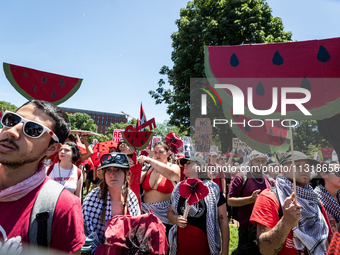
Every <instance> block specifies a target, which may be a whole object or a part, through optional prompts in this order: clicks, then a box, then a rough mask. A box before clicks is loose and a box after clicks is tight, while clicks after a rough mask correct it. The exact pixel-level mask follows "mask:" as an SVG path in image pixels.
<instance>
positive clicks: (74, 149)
mask: <svg viewBox="0 0 340 255" xmlns="http://www.w3.org/2000/svg"><path fill="white" fill-rule="evenodd" d="M64 144H65V145H68V146H70V147H71V150H72V154H73V155H72V163H76V162H77V161H78V159H79V157H80V150H79V148H78V146H77V144H76V143H74V142H65V143H64Z"/></svg>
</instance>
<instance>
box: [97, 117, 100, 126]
mask: <svg viewBox="0 0 340 255" xmlns="http://www.w3.org/2000/svg"><path fill="white" fill-rule="evenodd" d="M99 121H100V117H98V118H97V125H99Z"/></svg>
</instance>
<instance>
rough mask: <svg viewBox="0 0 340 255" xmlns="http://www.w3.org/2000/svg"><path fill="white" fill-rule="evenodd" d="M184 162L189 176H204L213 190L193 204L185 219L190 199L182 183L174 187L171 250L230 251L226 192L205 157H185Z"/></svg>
mask: <svg viewBox="0 0 340 255" xmlns="http://www.w3.org/2000/svg"><path fill="white" fill-rule="evenodd" d="M180 164H181V165H183V166H184V167H185V168H184V174H185V175H186V177H191V178H198V179H200V180H202V181H203V184H204V185H205V186H206V187H208V189H209V193H208V195H207V196H206V197H205V198H204V199H201V200H200V201H199V202H198V203H196V204H193V205H192V206H191V208H190V211H189V214H188V217H187V219H185V218H184V217H183V216H182V215H183V214H184V210H185V207H186V206H185V205H186V203H187V202H186V200H187V199H186V198H184V197H181V196H180V193H179V185H180V183H179V184H177V185H176V187H175V188H174V191H173V193H172V195H171V205H170V207H169V211H168V218H169V219H170V220H171V222H173V223H174V224H175V225H174V226H173V227H172V228H171V230H170V233H169V244H170V254H171V255H175V254H177V255H186V254H195V255H206V254H225V255H226V254H228V252H229V224H228V223H229V221H228V217H227V213H226V201H225V198H224V196H223V194H222V193H221V191H220V189H219V187H218V185H217V184H216V183H214V182H213V181H211V178H210V175H209V172H208V171H207V167H206V164H205V162H204V160H203V159H202V158H201V157H192V158H182V159H180ZM221 237H222V246H221ZM221 247H222V252H221ZM220 252H221V253H220Z"/></svg>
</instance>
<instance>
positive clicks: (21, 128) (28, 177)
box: [0, 100, 85, 254]
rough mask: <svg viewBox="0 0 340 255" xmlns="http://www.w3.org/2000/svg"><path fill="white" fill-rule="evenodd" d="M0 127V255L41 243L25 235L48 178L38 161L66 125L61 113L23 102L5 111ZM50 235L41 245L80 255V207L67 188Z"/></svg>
mask: <svg viewBox="0 0 340 255" xmlns="http://www.w3.org/2000/svg"><path fill="white" fill-rule="evenodd" d="M1 124H2V125H3V129H2V132H1V133H0V212H1V217H0V243H2V246H1V245H0V254H7V252H12V253H15V254H20V253H21V252H22V253H23V254H28V253H29V251H27V250H26V249H30V247H28V246H27V245H25V243H28V242H30V243H34V242H38V243H41V242H40V237H39V238H38V237H37V238H36V239H37V240H32V239H34V238H32V236H34V235H31V233H29V231H31V226H30V217H31V211H32V208H35V207H36V205H35V204H34V203H35V200H36V198H37V196H38V194H39V192H40V190H41V189H42V188H43V186H44V185H45V184H46V183H47V182H48V180H49V178H48V177H46V173H45V166H44V164H43V162H42V160H43V159H44V158H45V157H46V156H50V155H52V154H54V153H55V152H57V151H58V150H59V148H60V147H61V143H63V142H64V141H65V139H66V138H67V136H68V134H69V131H70V128H71V125H70V122H69V120H68V117H67V115H66V113H65V112H64V111H62V110H61V109H59V108H58V107H56V106H54V105H52V104H50V103H47V102H44V101H38V100H32V101H29V102H27V103H26V104H24V105H23V106H21V107H20V108H19V109H18V110H17V111H16V112H15V113H13V112H7V111H6V112H5V114H4V116H3V117H2V120H1ZM33 205H34V207H33ZM32 215H33V216H35V215H34V214H32ZM37 215H38V214H37ZM47 215H48V214H47ZM40 216H42V215H40ZM40 216H39V217H40ZM44 216H46V214H44ZM37 219H38V216H37ZM39 219H40V218H39ZM38 226H39V225H38ZM38 233H39V230H38ZM50 233H51V240H50V242H48V244H47V245H46V246H50V247H51V248H53V249H58V250H62V251H65V252H68V253H73V254H80V248H81V247H82V246H83V244H84V243H85V236H84V229H83V221H82V211H81V205H80V201H79V199H77V197H75V196H74V195H72V194H71V193H70V192H68V191H67V190H63V191H62V192H61V193H60V195H59V199H58V200H57V202H56V205H55V211H54V216H53V222H52V227H51V232H50ZM29 236H30V238H29ZM9 248H10V249H9ZM7 249H8V250H7Z"/></svg>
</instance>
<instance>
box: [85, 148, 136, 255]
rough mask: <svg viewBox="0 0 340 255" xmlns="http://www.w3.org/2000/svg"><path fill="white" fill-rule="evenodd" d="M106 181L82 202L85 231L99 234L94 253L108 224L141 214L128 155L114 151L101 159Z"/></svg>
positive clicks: (103, 236) (93, 246)
mask: <svg viewBox="0 0 340 255" xmlns="http://www.w3.org/2000/svg"><path fill="white" fill-rule="evenodd" d="M100 161H101V167H100V168H98V171H103V180H102V182H101V183H100V184H99V187H97V188H95V189H94V190H92V191H91V193H90V194H89V195H88V196H87V197H86V198H85V201H84V204H83V215H84V216H83V217H84V224H85V234H86V235H90V234H93V233H94V232H95V233H96V238H95V239H94V241H93V243H92V253H94V252H95V249H96V248H97V247H98V246H99V245H101V244H104V242H105V235H104V230H105V224H106V222H107V220H109V219H110V218H112V217H113V216H116V215H131V216H138V215H140V214H141V212H140V209H139V203H138V198H137V197H136V195H135V194H134V193H133V192H132V191H131V190H130V189H129V176H130V170H129V168H130V167H129V160H128V157H127V156H126V154H124V153H119V152H111V153H110V154H104V155H103V156H102V157H101V159H100Z"/></svg>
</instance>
